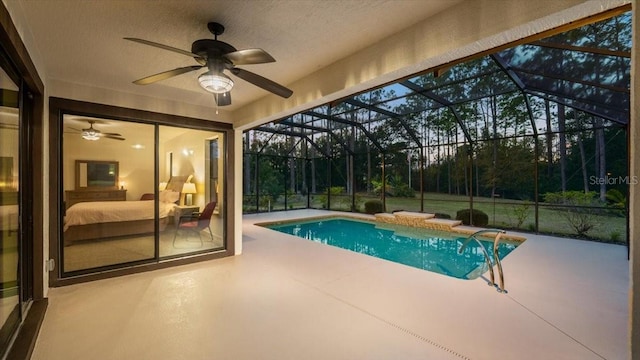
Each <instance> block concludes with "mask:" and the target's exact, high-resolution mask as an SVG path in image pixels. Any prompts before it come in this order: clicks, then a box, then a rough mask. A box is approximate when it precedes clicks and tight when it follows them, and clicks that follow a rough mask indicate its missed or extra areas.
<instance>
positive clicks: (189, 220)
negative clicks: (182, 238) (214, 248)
mask: <svg viewBox="0 0 640 360" xmlns="http://www.w3.org/2000/svg"><path fill="white" fill-rule="evenodd" d="M216 204H217V203H216V202H215V201H212V202H210V203H208V204H207V205H206V206H205V207H204V210H202V212H194V213H192V214H187V215H183V216H181V217H180V220H178V224H176V233H175V234H174V235H173V246H174V247H175V246H176V238H177V236H178V231H180V230H187V231H190V232H195V233H196V234H198V238H199V239H200V246H202V245H204V242H203V241H202V237H201V236H200V232H201V231H202V230H204V229H208V230H209V236H210V237H211V241H213V232H212V231H211V227H210V223H211V215H213V210H214V209H215V208H216Z"/></svg>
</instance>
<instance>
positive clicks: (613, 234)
mask: <svg viewBox="0 0 640 360" xmlns="http://www.w3.org/2000/svg"><path fill="white" fill-rule="evenodd" d="M609 238H610V239H611V242H614V243H617V242H620V239H621V238H622V235H620V232H618V231H612V232H611V234H609Z"/></svg>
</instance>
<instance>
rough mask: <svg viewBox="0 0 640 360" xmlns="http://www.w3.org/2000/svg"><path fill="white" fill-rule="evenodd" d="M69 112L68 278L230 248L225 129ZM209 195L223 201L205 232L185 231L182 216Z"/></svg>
mask: <svg viewBox="0 0 640 360" xmlns="http://www.w3.org/2000/svg"><path fill="white" fill-rule="evenodd" d="M62 119H63V120H62V126H63V148H62V169H63V176H62V178H63V187H64V195H63V196H64V220H63V233H62V238H63V240H62V241H61V242H60V248H59V250H58V251H59V252H60V258H61V259H62V261H61V271H62V274H63V275H62V276H63V277H65V276H77V275H82V274H87V273H94V272H98V271H103V270H109V269H114V268H117V267H122V266H131V265H132V264H136V263H139V262H148V261H156V260H157V259H162V258H171V257H176V256H181V255H184V254H190V253H202V252H209V251H216V250H220V249H224V245H225V244H224V241H223V238H224V225H223V224H224V213H221V212H220V211H218V210H217V209H219V208H220V206H221V203H222V202H223V198H222V197H220V196H219V194H220V192H221V191H223V188H222V186H223V185H224V182H223V181H221V179H222V178H223V177H222V170H223V169H224V163H223V162H224V157H223V156H221V154H220V152H219V149H222V148H224V134H223V133H219V132H215V131H203V130H195V129H186V128H180V127H172V126H160V125H157V124H153V123H145V122H132V121H124V120H116V119H107V118H100V117H87V116H77V115H71V114H65V115H63V116H62ZM156 132H157V135H156ZM156 139H157V141H156ZM156 154H157V155H156ZM156 164H157V165H156ZM210 202H217V203H218V205H217V206H216V212H215V213H214V214H213V215H212V216H211V217H210V219H209V222H210V223H209V224H208V225H209V226H207V227H205V228H203V229H202V230H203V231H204V232H205V233H204V234H202V236H201V238H200V239H199V238H198V237H195V236H194V235H193V234H190V233H189V232H183V231H178V228H177V226H178V224H179V221H180V218H181V217H185V216H189V215H190V214H192V213H199V212H200V211H203V210H204V207H205V205H206V204H207V203H210ZM209 229H211V230H210V231H211V233H209Z"/></svg>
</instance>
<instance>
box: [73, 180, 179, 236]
mask: <svg viewBox="0 0 640 360" xmlns="http://www.w3.org/2000/svg"><path fill="white" fill-rule="evenodd" d="M185 178H186V177H185ZM185 178H182V177H175V179H174V178H172V180H171V182H170V183H169V184H168V185H167V189H166V190H164V191H161V192H160V193H159V195H160V197H159V201H158V205H159V220H160V221H159V224H160V229H159V230H160V231H163V230H164V229H165V228H166V226H167V224H168V223H169V219H171V218H172V216H173V213H174V211H175V208H176V207H177V206H178V205H177V203H178V202H179V199H180V192H179V191H176V190H175V189H182V185H183V184H184V179H185ZM143 198H146V199H147V200H128V201H92V202H79V203H76V204H74V205H72V206H71V207H69V208H68V209H67V211H66V213H65V216H64V227H63V239H64V245H65V246H69V245H72V244H73V243H74V242H77V241H83V240H91V239H103V238H111V237H118V236H129V235H140V234H151V233H153V232H154V231H155V223H154V221H155V201H150V200H152V199H148V196H147V197H143Z"/></svg>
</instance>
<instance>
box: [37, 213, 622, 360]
mask: <svg viewBox="0 0 640 360" xmlns="http://www.w3.org/2000/svg"><path fill="white" fill-rule="evenodd" d="M326 213H327V212H322V211H314V210H301V211H289V212H277V213H269V214H257V215H247V216H245V217H244V223H243V231H244V236H243V241H244V245H243V246H244V251H243V254H242V255H241V256H236V257H231V258H225V259H220V260H214V261H207V262H202V263H197V264H191V265H186V266H181V267H175V268H171V269H163V270H158V271H154V272H148V273H142V274H135V275H130V276H126V277H120V278H115V279H107V280H102V281H96V282H92V283H86V284H79V285H74V286H67V287H62V288H53V289H51V290H50V292H49V309H48V311H47V314H46V316H45V321H44V324H43V326H42V330H41V333H40V336H39V338H38V340H37V343H36V348H35V350H34V354H33V359H36V360H37V359H47V360H54V359H65V360H69V359H93V360H100V359H189V360H193V359H234V360H241V359H252V360H253V359H279V360H280V359H305V360H306V359H323V360H324V359H332V360H333V359H367V360H368V359H403V360H404V359H438V360H439V359H492V360H495V359H518V360H525V359H554V360H560V359H580V360H587V359H626V358H628V344H627V338H628V333H627V326H628V303H627V299H628V298H627V295H628V287H629V274H628V266H629V264H628V261H627V258H626V248H624V247H623V246H616V245H607V244H601V243H593V242H586V241H580V240H572V239H564V238H554V237H549V236H534V235H529V234H526V235H525V236H526V237H527V238H528V240H527V241H526V242H525V243H524V244H523V245H521V246H520V247H518V249H516V250H515V251H514V252H513V253H511V254H509V255H508V256H507V257H506V258H505V260H504V261H503V267H504V271H505V282H506V288H507V290H509V293H508V294H499V293H497V292H496V291H495V290H493V289H492V288H490V287H488V286H487V285H486V282H485V281H484V280H483V279H482V278H479V279H476V280H458V279H454V278H450V277H447V276H444V275H439V274H435V273H431V272H427V271H424V270H419V269H415V268H411V267H408V266H404V265H400V264H396V263H392V262H388V261H385V260H381V259H377V258H373V257H369V256H365V255H360V254H356V253H353V252H350V251H347V250H342V249H338V248H334V247H331V246H326V245H321V244H318V243H314V242H311V241H307V240H302V239H299V238H296V237H293V236H289V235H285V234H281V233H278V232H274V231H271V230H268V229H265V228H262V227H259V226H256V225H254V223H256V222H262V221H272V220H279V219H287V218H297V217H306V216H312V215H318V214H326Z"/></svg>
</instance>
